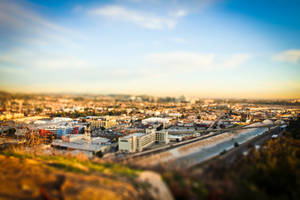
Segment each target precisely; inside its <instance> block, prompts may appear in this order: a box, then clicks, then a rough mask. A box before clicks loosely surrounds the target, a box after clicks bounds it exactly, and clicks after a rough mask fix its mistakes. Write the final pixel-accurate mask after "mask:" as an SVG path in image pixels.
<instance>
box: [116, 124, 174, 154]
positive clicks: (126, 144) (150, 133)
mask: <svg viewBox="0 0 300 200" xmlns="http://www.w3.org/2000/svg"><path fill="white" fill-rule="evenodd" d="M155 142H158V143H165V144H167V143H169V139H168V132H167V131H166V130H161V131H156V130H155V129H146V131H145V133H133V134H130V135H127V136H124V137H120V138H119V142H118V143H119V151H121V152H129V153H133V152H136V151H143V149H144V148H146V147H148V146H150V145H151V144H153V143H155Z"/></svg>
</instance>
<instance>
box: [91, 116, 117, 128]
mask: <svg viewBox="0 0 300 200" xmlns="http://www.w3.org/2000/svg"><path fill="white" fill-rule="evenodd" d="M87 121H88V122H89V123H90V124H91V128H106V129H107V128H111V127H114V126H116V125H117V122H116V119H115V118H114V117H111V116H105V117H102V116H101V117H99V116H89V117H87Z"/></svg>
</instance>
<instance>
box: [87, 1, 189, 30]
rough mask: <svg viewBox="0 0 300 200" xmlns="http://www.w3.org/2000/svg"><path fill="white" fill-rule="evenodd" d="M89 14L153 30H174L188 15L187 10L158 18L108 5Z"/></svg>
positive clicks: (122, 7) (149, 14) (150, 14)
mask: <svg viewBox="0 0 300 200" xmlns="http://www.w3.org/2000/svg"><path fill="white" fill-rule="evenodd" d="M89 13H90V14H91V15H94V16H102V17H107V18H110V19H113V20H118V21H124V22H130V23H134V24H136V25H138V26H140V27H143V28H146V29H152V30H162V29H172V28H174V27H175V26H176V24H177V23H178V20H179V19H180V18H182V17H184V16H186V15H187V12H186V11H185V10H178V11H176V12H174V14H173V15H171V16H157V15H154V14H152V13H144V12H140V11H136V10H133V9H128V8H126V7H124V6H118V5H108V6H104V7H100V8H96V9H92V10H90V11H89Z"/></svg>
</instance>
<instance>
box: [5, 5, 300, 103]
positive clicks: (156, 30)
mask: <svg viewBox="0 0 300 200" xmlns="http://www.w3.org/2000/svg"><path fill="white" fill-rule="evenodd" d="M299 9H300V3H299V2H298V1H289V3H286V2H285V1H281V0H280V1H268V0H266V1H236V0H231V1H221V0H219V1H218V0H216V1H212V0H203V1H172V0H170V1H159V0H144V1H143V0H124V1H120V0H116V1H81V0H77V1H51V2H44V1H37V0H30V1H25V0H21V1H16V2H10V1H6V0H4V1H1V2H0V29H1V32H0V36H1V38H2V40H0V52H1V53H0V73H1V75H0V78H1V81H0V90H4V91H9V92H35V93H40V92H42V93H53V92H58V93H61V92H65V93H73V92H74V93H97V94H111V93H121V94H133V95H138V94H149V95H154V96H180V95H186V96H194V97H208V98H221V97H224V98H231V97H233V98H299V97H300V80H299V77H300V41H299V38H298V37H299V32H300V22H299V20H297V19H298V18H299V17H300V14H299V12H298V11H299Z"/></svg>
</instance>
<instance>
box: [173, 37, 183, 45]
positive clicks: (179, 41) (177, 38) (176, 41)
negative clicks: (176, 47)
mask: <svg viewBox="0 0 300 200" xmlns="http://www.w3.org/2000/svg"><path fill="white" fill-rule="evenodd" d="M170 41H172V42H175V43H177V44H186V43H187V42H186V40H185V39H184V38H181V37H172V38H170Z"/></svg>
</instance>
